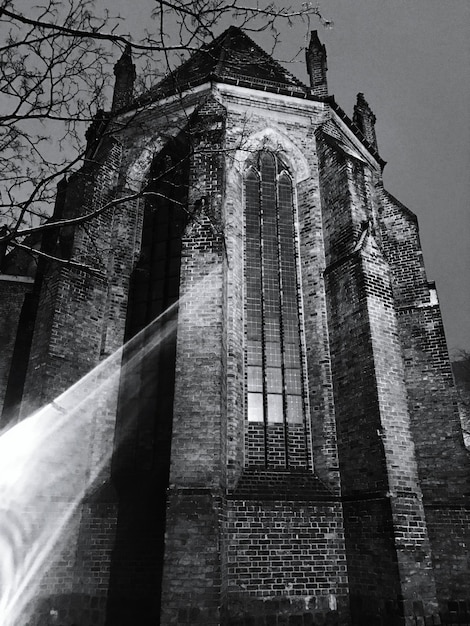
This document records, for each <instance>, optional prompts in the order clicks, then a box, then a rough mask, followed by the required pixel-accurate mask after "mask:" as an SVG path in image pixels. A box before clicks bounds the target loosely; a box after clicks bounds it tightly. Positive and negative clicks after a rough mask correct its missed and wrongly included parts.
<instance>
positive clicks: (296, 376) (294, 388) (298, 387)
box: [284, 368, 302, 394]
mask: <svg viewBox="0 0 470 626" xmlns="http://www.w3.org/2000/svg"><path fill="white" fill-rule="evenodd" d="M284 375H285V378H286V389H287V393H296V394H297V393H298V394H301V393H302V376H301V371H300V369H292V368H289V369H287V368H286V369H285V370H284Z"/></svg>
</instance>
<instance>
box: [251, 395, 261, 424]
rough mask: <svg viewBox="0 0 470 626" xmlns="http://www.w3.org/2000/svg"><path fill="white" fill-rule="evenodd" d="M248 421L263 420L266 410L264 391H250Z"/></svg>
mask: <svg viewBox="0 0 470 626" xmlns="http://www.w3.org/2000/svg"><path fill="white" fill-rule="evenodd" d="M248 421H249V422H263V421H264V410H263V394H262V393H251V392H249V393H248Z"/></svg>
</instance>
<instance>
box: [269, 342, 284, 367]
mask: <svg viewBox="0 0 470 626" xmlns="http://www.w3.org/2000/svg"><path fill="white" fill-rule="evenodd" d="M265 352H266V365H267V366H268V367H281V344H280V343H279V342H273V341H267V342H266V345H265Z"/></svg>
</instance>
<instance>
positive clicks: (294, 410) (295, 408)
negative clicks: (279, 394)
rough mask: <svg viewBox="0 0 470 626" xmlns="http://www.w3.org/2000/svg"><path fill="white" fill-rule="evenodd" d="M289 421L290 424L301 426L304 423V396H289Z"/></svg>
mask: <svg viewBox="0 0 470 626" xmlns="http://www.w3.org/2000/svg"><path fill="white" fill-rule="evenodd" d="M287 421H288V422H289V423H290V424H301V423H302V422H303V400H302V396H290V395H288V396H287Z"/></svg>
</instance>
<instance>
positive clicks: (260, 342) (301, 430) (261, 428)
mask: <svg viewBox="0 0 470 626" xmlns="http://www.w3.org/2000/svg"><path fill="white" fill-rule="evenodd" d="M245 225H246V229H245V294H246V302H245V319H246V338H245V341H246V361H245V365H246V400H247V437H246V446H247V461H248V464H251V465H257V466H263V465H264V466H265V467H276V466H277V467H295V466H297V467H298V466H303V465H304V464H306V462H307V453H306V440H307V439H306V427H305V376H304V371H303V360H302V344H301V327H300V322H301V318H300V302H299V289H298V286H299V285H298V272H297V247H296V238H295V228H294V197H293V188H292V180H291V178H290V176H289V174H288V172H287V171H286V168H285V166H284V165H283V163H282V161H281V160H280V159H279V158H278V157H277V156H275V155H273V154H271V153H269V152H261V153H260V154H259V157H258V161H257V163H256V165H253V166H252V167H250V169H248V171H247V172H246V175H245Z"/></svg>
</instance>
